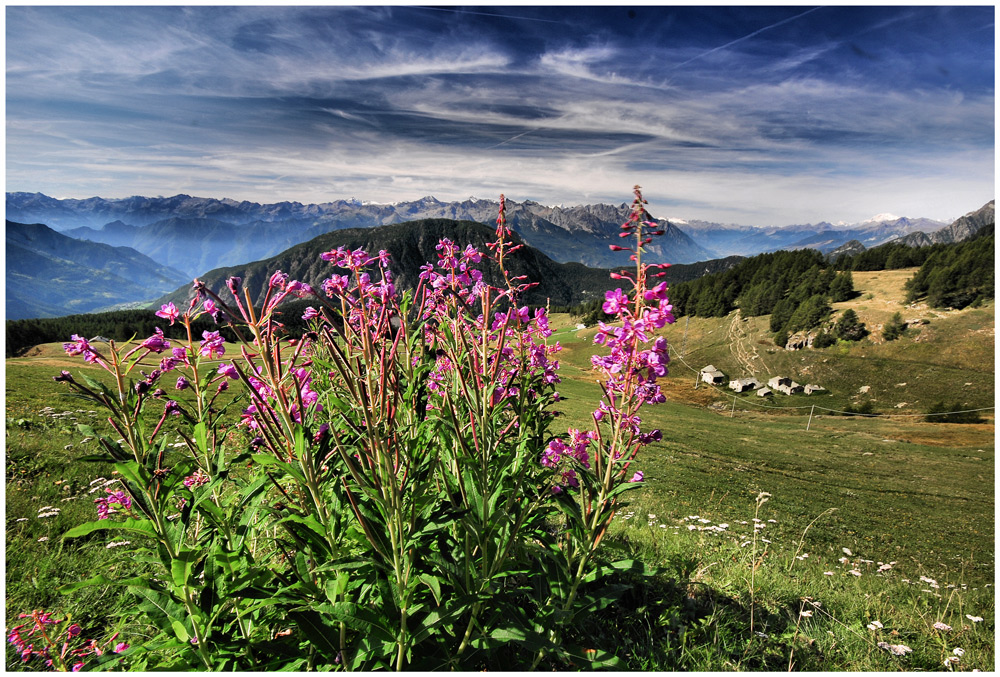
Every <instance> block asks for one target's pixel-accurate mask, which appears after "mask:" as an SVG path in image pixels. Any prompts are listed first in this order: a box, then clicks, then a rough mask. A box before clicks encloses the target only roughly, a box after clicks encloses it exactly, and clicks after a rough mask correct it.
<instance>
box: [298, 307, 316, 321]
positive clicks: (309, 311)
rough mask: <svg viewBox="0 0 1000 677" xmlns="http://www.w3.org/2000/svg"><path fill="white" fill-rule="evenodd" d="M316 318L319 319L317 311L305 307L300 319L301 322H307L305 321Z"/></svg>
mask: <svg viewBox="0 0 1000 677" xmlns="http://www.w3.org/2000/svg"><path fill="white" fill-rule="evenodd" d="M317 317H319V311H318V310H316V309H315V308H313V307H312V306H307V307H306V312H304V313H302V319H303V320H307V321H308V320H315V319H316V318H317Z"/></svg>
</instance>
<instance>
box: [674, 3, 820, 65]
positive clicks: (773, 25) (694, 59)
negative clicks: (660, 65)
mask: <svg viewBox="0 0 1000 677" xmlns="http://www.w3.org/2000/svg"><path fill="white" fill-rule="evenodd" d="M817 9H823V8H822V7H813V8H812V9H807V10H806V11H804V12H802V13H801V14H796V15H795V16H791V17H788V18H787V19H782V20H781V21H779V22H778V23H774V24H771V25H770V26H764V27H763V28H758V29H757V30H755V31H754V32H753V33H750V34H748V35H744V36H743V37H742V38H736V39H735V40H733V41H732V42H727V43H726V44H724V45H722V46H720V47H715V48H713V49H710V50H708V51H707V52H703V53H701V54H699V55H698V56H693V57H691V58H690V59H688V60H687V61H685V62H683V63H679V64H677V65H676V66H674V68H680V67H681V66H686V65H688V64H689V63H691V62H692V61H697V60H698V59H700V58H702V57H705V56H708V55H709V54H714V53H715V52H718V51H719V50H723V49H726V48H728V47H732V46H733V45H736V44H739V43H741V42H743V41H744V40H749V39H750V38H752V37H754V36H755V35H760V34H761V33H763V32H764V31H769V30H771V29H772V28H777V27H778V26H783V25H785V24H786V23H788V22H789V21H795V20H796V19H801V18H802V17H804V16H805V15H806V14H810V13H812V12H815V11H816V10H817Z"/></svg>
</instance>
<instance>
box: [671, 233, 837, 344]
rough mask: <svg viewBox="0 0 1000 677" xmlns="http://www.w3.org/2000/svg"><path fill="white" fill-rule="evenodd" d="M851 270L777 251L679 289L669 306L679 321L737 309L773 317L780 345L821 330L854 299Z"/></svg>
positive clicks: (809, 254)
mask: <svg viewBox="0 0 1000 677" xmlns="http://www.w3.org/2000/svg"><path fill="white" fill-rule="evenodd" d="M854 293H855V292H854V281H853V279H852V278H851V272H850V270H846V271H842V272H837V270H836V269H835V267H834V266H832V265H830V264H829V263H828V262H827V261H826V260H825V259H824V258H823V255H822V254H821V253H820V252H818V251H816V250H814V249H799V250H795V251H778V252H771V253H768V254H760V255H758V256H754V257H752V258H749V259H746V260H745V261H743V262H742V263H740V264H739V265H737V266H735V267H733V268H732V269H730V270H727V271H725V272H723V273H717V274H715V275H708V276H705V277H702V278H699V279H697V280H693V281H691V282H685V283H682V284H678V285H675V286H674V287H672V288H671V290H670V300H671V302H672V303H673V304H674V312H675V314H677V315H695V316H700V317H723V316H725V315H728V314H729V313H730V312H732V311H733V310H735V309H736V308H739V309H740V312H741V313H742V314H743V315H745V316H747V317H753V316H759V315H770V316H771V322H770V329H771V331H772V332H774V333H775V343H777V344H778V345H782V346H783V345H784V344H785V342H786V341H787V340H788V335H789V334H791V333H793V332H796V331H800V330H803V329H811V328H813V327H817V326H819V325H820V324H821V323H822V322H823V320H825V319H826V318H827V317H828V316H829V315H830V312H831V309H830V303H836V302H838V301H846V300H847V299H850V298H851V297H853V296H854Z"/></svg>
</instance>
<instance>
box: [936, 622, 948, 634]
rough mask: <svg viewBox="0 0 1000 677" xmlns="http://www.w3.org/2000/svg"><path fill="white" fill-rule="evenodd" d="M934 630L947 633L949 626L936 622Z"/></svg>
mask: <svg viewBox="0 0 1000 677" xmlns="http://www.w3.org/2000/svg"><path fill="white" fill-rule="evenodd" d="M934 629H935V630H942V631H944V632H947V631H949V630H951V626H950V625H948V624H947V623H942V622H941V621H936V622H935V623H934Z"/></svg>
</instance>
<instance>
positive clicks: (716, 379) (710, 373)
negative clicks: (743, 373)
mask: <svg viewBox="0 0 1000 677" xmlns="http://www.w3.org/2000/svg"><path fill="white" fill-rule="evenodd" d="M700 376H701V380H702V381H704V382H705V383H712V384H719V383H724V382H725V380H726V375H725V374H723V373H722V372H721V371H719V370H718V369H716V368H715V367H714V366H713V365H711V364H710V365H708V366H705V367H702V370H701V372H700Z"/></svg>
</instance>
